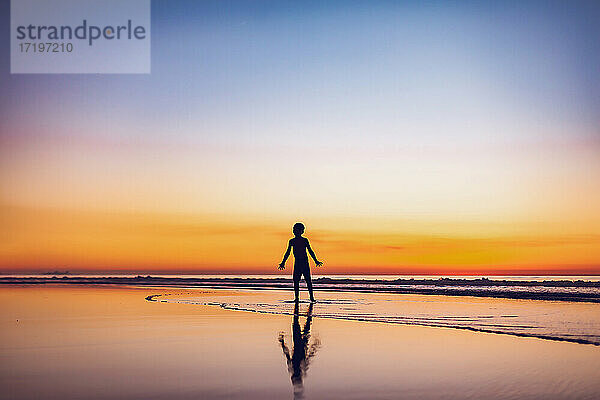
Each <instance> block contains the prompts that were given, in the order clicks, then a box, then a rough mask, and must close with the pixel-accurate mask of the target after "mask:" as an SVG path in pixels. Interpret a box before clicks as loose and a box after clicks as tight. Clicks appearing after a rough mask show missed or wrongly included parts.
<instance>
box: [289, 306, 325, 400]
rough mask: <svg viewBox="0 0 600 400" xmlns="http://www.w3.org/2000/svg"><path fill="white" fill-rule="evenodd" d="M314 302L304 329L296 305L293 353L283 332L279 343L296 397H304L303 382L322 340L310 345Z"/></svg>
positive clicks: (310, 307)
mask: <svg viewBox="0 0 600 400" xmlns="http://www.w3.org/2000/svg"><path fill="white" fill-rule="evenodd" d="M312 310H313V305H312V303H311V304H310V305H309V306H308V311H307V312H306V323H305V324H304V329H302V330H301V329H300V321H299V318H300V311H299V305H298V303H296V305H295V306H294V320H293V322H292V339H293V342H294V347H293V348H292V354H290V349H289V348H288V347H287V346H286V344H285V340H284V337H283V333H280V334H279V343H280V344H281V349H282V350H283V354H284V355H285V358H286V361H287V366H288V371H289V372H290V375H291V377H292V385H293V386H294V399H301V398H303V397H304V384H303V382H302V380H303V378H304V376H306V371H307V370H308V365H309V363H310V360H311V358H313V357H314V355H315V354H316V353H317V350H318V348H319V346H320V342H319V341H318V340H315V341H314V343H313V344H312V345H310V346H309V344H308V342H309V340H310V324H311V322H312Z"/></svg>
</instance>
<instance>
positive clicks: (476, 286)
mask: <svg viewBox="0 0 600 400" xmlns="http://www.w3.org/2000/svg"><path fill="white" fill-rule="evenodd" d="M45 284H70V285H134V286H154V287H156V286H165V287H197V288H224V289H225V288H240V289H280V290H281V289H290V288H291V287H292V279H291V278H284V277H282V278H244V277H239V278H174V277H168V278H165V277H155V276H150V275H147V276H141V275H140V276H137V277H80V276H79V277H69V276H63V277H57V276H53V277H0V285H45ZM313 284H314V286H315V289H316V290H329V291H350V292H369V293H396V294H422V295H442V296H475V297H493V298H509V299H523V300H546V301H572V302H591V303H600V282H599V281H583V280H560V281H555V280H552V281H549V280H546V281H518V280H495V279H493V280H492V279H487V278H480V279H462V278H440V279H396V280H381V279H379V280H378V279H352V278H326V277H321V278H316V279H314V280H313Z"/></svg>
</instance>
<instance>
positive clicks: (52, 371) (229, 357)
mask: <svg viewBox="0 0 600 400" xmlns="http://www.w3.org/2000/svg"><path fill="white" fill-rule="evenodd" d="M303 295H305V293H303ZM150 296H155V297H151V299H150V300H155V301H149V300H147V299H146V298H147V297H150ZM357 296H359V297H357ZM382 296H384V298H382ZM406 296H413V297H415V298H417V299H411V298H407V297H406ZM317 297H318V299H321V300H322V302H321V303H317V304H315V305H314V306H313V307H312V309H310V308H309V304H307V303H304V302H303V303H301V304H300V305H299V308H298V309H297V310H294V305H293V304H291V303H289V302H288V301H289V299H290V298H291V294H290V292H289V291H280V290H271V291H257V290H243V289H182V288H160V287H152V288H148V287H130V286H116V285H111V286H93V285H82V286H73V285H68V286H67V285H45V286H34V285H23V286H5V287H2V288H0V301H1V302H2V308H1V311H0V316H1V324H2V327H1V330H2V332H3V333H2V341H1V344H0V346H1V355H2V360H3V361H2V363H1V365H0V385H1V386H2V388H3V391H2V394H1V395H0V396H2V398H6V399H9V398H10V399H34V398H44V399H80V398H86V399H105V398H121V399H225V398H234V399H264V398H277V399H279V398H282V399H285V398H307V399H342V398H343V399H365V398H374V399H397V398H408V399H455V398H456V399H458V398H461V399H464V398H467V399H468V398H471V399H476V398H477V399H480V398H486V399H536V398H545V399H595V398H597V397H598V395H599V394H600V372H599V371H600V347H598V346H594V345H590V344H579V343H569V342H564V341H555V340H546V339H540V338H530V337H517V336H513V335H509V334H492V333H482V332H474V331H468V330H464V329H454V328H449V327H434V326H419V325H406V324H398V323H389V321H387V322H386V321H376V318H375V317H385V316H387V317H390V316H397V315H398V314H402V313H404V314H406V313H407V311H406V310H407V309H405V308H403V307H408V305H409V304H413V307H412V308H411V309H413V311H412V312H415V311H414V307H416V306H414V304H416V303H415V301H417V302H418V301H420V300H418V299H421V298H426V299H427V302H433V303H432V304H430V305H422V306H421V309H420V310H417V311H419V312H420V313H422V314H423V313H427V312H429V313H431V312H432V311H431V310H432V309H433V308H431V307H436V308H435V309H436V310H437V309H438V308H439V307H441V306H440V304H445V305H444V306H443V307H446V311H447V312H448V313H450V314H451V315H454V314H452V312H454V313H456V310H457V309H458V310H464V313H463V314H465V315H466V316H472V315H475V314H478V312H479V311H481V310H484V309H487V310H488V311H489V310H490V309H493V308H494V307H495V308H496V309H500V310H503V309H504V308H505V307H512V310H511V311H512V312H518V313H519V312H521V311H519V310H524V309H529V310H534V309H535V306H528V304H530V303H527V302H533V301H532V300H516V299H480V298H474V297H467V296H465V297H456V296H452V297H448V296H421V295H402V294H385V295H377V294H372V293H353V294H344V293H340V292H335V293H329V292H317ZM436 297H440V298H439V299H436ZM384 299H385V300H386V301H383V300H384ZM444 299H449V300H447V301H446V300H444ZM234 300H237V302H236V301H234ZM358 300H362V303H361V302H359V301H358ZM490 301H491V302H494V303H488V302H490ZM506 302H509V303H506ZM537 302H538V303H541V304H540V306H541V307H542V309H543V312H541V313H540V314H544V315H546V316H548V315H553V318H554V319H558V320H560V319H561V318H565V319H566V320H571V321H577V319H576V318H574V317H573V316H572V315H569V314H570V313H571V314H577V315H581V314H580V312H581V310H582V309H580V308H577V307H582V306H589V307H593V306H596V305H595V304H592V303H589V304H580V303H578V304H574V303H568V302H543V301H539V300H538V301H537ZM553 303H560V304H563V305H566V306H567V307H565V308H559V309H557V308H553ZM423 304H425V303H423ZM536 304H537V303H536ZM519 307H521V308H519ZM571 307H575V308H571ZM409 308H410V307H409ZM427 310H429V311H427ZM453 310H454V311H453ZM535 310H537V309H535ZM475 311H477V312H475ZM332 313H337V314H338V315H331V314H332ZM357 313H360V314H361V315H364V316H367V315H368V314H369V313H370V315H371V320H369V319H368V318H363V319H362V320H358V319H354V320H352V319H348V318H345V317H347V316H348V315H357ZM553 313H554V314H553ZM465 315H463V316H465ZM498 315H504V314H503V313H502V312H499V313H498ZM527 315H528V316H529V317H531V316H532V315H534V316H535V315H538V314H537V311H536V312H531V313H530V314H527ZM454 316H455V317H456V315H454ZM480 316H481V315H480ZM342 317H343V318H342ZM413 317H414V315H413ZM530 319H531V318H530ZM539 321H542V322H539ZM544 321H545V320H543V319H540V318H537V319H534V322H535V323H545V322H544ZM590 323H594V321H593V318H590ZM581 324H583V325H585V319H584V320H583V321H579V325H578V326H579V327H580V328H581ZM544 326H546V325H544ZM585 329H586V328H585V326H584V327H583V328H581V330H580V331H579V334H585V332H586V330H585ZM582 332H583V333H582Z"/></svg>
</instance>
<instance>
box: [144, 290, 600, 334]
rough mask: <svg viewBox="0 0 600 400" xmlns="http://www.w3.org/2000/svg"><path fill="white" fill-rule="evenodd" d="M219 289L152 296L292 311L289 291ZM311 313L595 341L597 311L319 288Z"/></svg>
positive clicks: (590, 306)
mask: <svg viewBox="0 0 600 400" xmlns="http://www.w3.org/2000/svg"><path fill="white" fill-rule="evenodd" d="M213 293H219V291H218V290H215V291H213ZM224 293H225V294H223V293H221V294H215V295H213V296H211V295H208V294H206V293H201V295H199V296H198V295H197V294H196V293H194V292H191V293H181V294H169V295H164V296H160V297H153V298H152V299H151V300H154V301H163V302H169V303H184V304H198V305H217V306H220V307H222V308H224V309H229V310H240V311H252V312H256V313H268V314H286V315H291V314H293V312H294V305H293V301H289V300H286V298H287V297H289V294H284V293H285V292H279V293H281V294H280V295H279V296H263V297H260V298H257V296H256V295H254V294H253V293H252V292H251V291H245V292H244V291H238V292H237V293H236V294H235V295H227V293H228V292H224ZM313 314H314V316H315V317H319V318H335V319H344V320H352V321H368V322H383V323H390V324H405V325H424V326H435V327H449V328H458V329H468V330H474V331H481V332H490V333H503V334H510V335H516V336H529V337H537V338H543V339H550V340H563V341H571V342H575V343H582V344H593V345H600V312H599V306H598V304H596V303H573V302H564V301H540V300H518V299H495V298H475V297H468V296H463V297H459V296H457V297H448V296H423V295H398V294H365V293H352V292H322V294H321V297H320V298H319V300H318V303H317V304H316V305H315V307H314V312H313Z"/></svg>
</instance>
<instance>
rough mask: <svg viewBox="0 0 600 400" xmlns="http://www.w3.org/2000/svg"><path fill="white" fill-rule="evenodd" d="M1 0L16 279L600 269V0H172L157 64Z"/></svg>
mask: <svg viewBox="0 0 600 400" xmlns="http://www.w3.org/2000/svg"><path fill="white" fill-rule="evenodd" d="M0 4H1V5H0V14H1V18H2V24H0V31H1V35H0V48H1V50H2V54H3V57H2V58H1V59H0V85H1V87H2V91H1V92H0V221H1V223H0V273H34V272H44V271H53V270H69V271H73V272H149V273H151V272H156V273H158V272H161V273H202V272H206V273H276V265H277V264H278V263H279V262H280V260H281V256H282V255H283V252H284V251H285V247H286V242H287V240H288V239H289V237H291V227H292V225H293V224H294V223H295V222H297V221H301V222H304V223H305V225H306V226H307V231H306V235H307V237H309V239H310V240H311V243H312V245H313V248H314V249H315V251H316V252H317V255H318V256H319V258H321V259H322V260H323V261H324V262H325V265H324V267H323V269H321V270H316V271H315V272H314V273H321V274H445V275H453V274H482V275H486V274H489V275H493V274H576V275H583V274H600V212H599V211H598V210H599V209H598V204H600V74H598V71H599V70H600V41H598V37H600V25H599V24H598V23H597V21H598V20H599V18H600V6H599V5H598V3H597V2H568V3H567V2H533V1H532V2H516V1H515V2H510V1H509V2H469V1H467V2H456V3H455V2H436V1H433V2H416V1H415V2H411V1H406V2H383V1H382V2H377V1H375V2H372V1H371V2H359V1H347V2H336V1H331V2H325V4H323V2H310V1H309V2H286V1H277V2H264V1H257V2H245V1H240V2H236V1H202V2H192V1H189V2H185V1H169V2H165V1H154V2H152V26H151V41H152V45H151V51H152V60H151V62H152V65H151V74H147V75H127V74H121V75H119V74H106V75H97V74H96V75H85V74H83V75H77V74H64V75H45V74H39V75H19V74H12V75H11V74H10V60H9V57H8V56H7V55H8V51H9V50H8V49H9V40H8V38H9V29H10V28H9V27H10V24H9V20H10V18H9V15H10V13H9V6H8V2H7V1H2V2H1V3H0ZM289 263H290V267H291V262H289ZM290 269H291V268H290Z"/></svg>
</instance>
